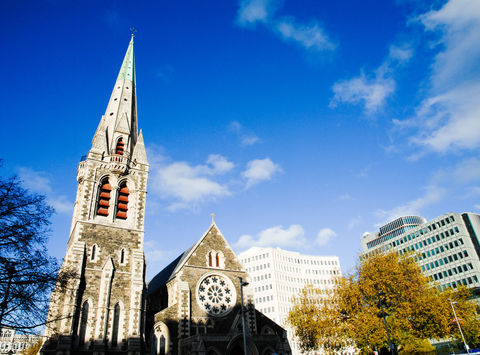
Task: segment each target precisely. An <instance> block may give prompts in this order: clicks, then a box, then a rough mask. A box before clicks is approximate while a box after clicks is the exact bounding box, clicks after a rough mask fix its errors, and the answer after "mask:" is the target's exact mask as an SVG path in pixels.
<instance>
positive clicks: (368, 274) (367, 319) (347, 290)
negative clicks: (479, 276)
mask: <svg viewBox="0 0 480 355" xmlns="http://www.w3.org/2000/svg"><path fill="white" fill-rule="evenodd" d="M321 292H322V291H321V290H319V289H315V288H313V287H311V286H308V287H306V288H305V289H304V290H303V291H302V293H301V294H300V295H299V296H298V297H297V298H296V299H295V300H294V306H293V308H292V310H291V311H290V313H289V316H288V319H287V322H288V323H289V324H290V325H291V326H292V328H293V329H294V332H295V336H296V337H297V338H298V340H299V343H300V346H301V348H302V350H304V351H309V350H313V349H317V348H319V347H322V348H323V349H324V350H325V351H326V352H335V351H338V350H340V349H342V348H345V347H347V346H349V345H352V344H355V346H356V347H357V348H358V349H359V350H360V351H362V352H364V353H371V352H372V351H374V350H380V349H381V348H387V349H388V348H389V347H390V344H389V340H388V339H389V338H390V342H391V344H394V346H395V348H396V349H397V350H398V349H402V348H403V349H404V350H406V349H409V348H410V349H411V348H416V347H417V346H418V344H425V341H426V340H427V339H440V338H446V337H454V338H457V339H458V338H460V334H459V332H458V327H457V325H456V323H455V322H454V316H453V313H452V310H451V308H450V303H449V301H448V299H452V300H454V302H457V304H456V305H455V306H456V309H458V310H457V316H458V318H460V319H461V320H460V322H463V323H461V324H462V327H464V328H465V333H468V335H467V338H468V340H467V342H468V341H470V342H471V343H473V342H474V341H477V342H478V339H479V335H480V325H479V323H480V322H479V321H478V319H479V318H478V311H477V308H476V305H475V304H474V303H473V302H471V301H469V300H468V297H469V292H470V291H468V290H467V289H465V288H459V289H457V290H450V289H449V290H446V291H444V292H441V291H439V289H438V288H437V287H436V286H434V285H431V284H430V283H429V279H428V278H427V277H426V276H424V275H423V274H422V272H421V270H420V268H419V266H418V265H417V263H416V262H415V260H414V257H413V255H403V256H399V255H397V254H396V253H394V252H390V253H385V254H377V255H373V256H370V257H368V258H366V259H364V260H363V261H362V262H361V263H360V265H358V266H357V267H356V269H355V271H354V273H353V274H352V275H350V276H347V277H340V278H338V279H337V285H336V287H335V289H334V291H333V293H331V294H329V295H328V296H327V297H325V296H322V293H321ZM387 327H388V330H389V334H387ZM467 329H468V330H467ZM470 345H473V344H470Z"/></svg>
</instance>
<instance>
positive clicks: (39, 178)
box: [18, 167, 73, 214]
mask: <svg viewBox="0 0 480 355" xmlns="http://www.w3.org/2000/svg"><path fill="white" fill-rule="evenodd" d="M18 176H19V177H20V180H22V185H23V186H24V187H25V188H26V189H28V190H30V191H32V192H35V193H38V194H41V195H45V196H46V201H47V203H48V204H49V205H50V206H52V207H53V208H54V209H55V211H56V212H57V213H59V214H70V213H72V211H73V203H72V202H71V201H69V200H68V197H67V196H65V195H58V194H56V193H55V191H54V190H53V189H52V181H51V178H50V176H49V175H48V174H47V173H46V172H44V171H35V170H33V169H30V168H26V167H20V168H19V169H18Z"/></svg>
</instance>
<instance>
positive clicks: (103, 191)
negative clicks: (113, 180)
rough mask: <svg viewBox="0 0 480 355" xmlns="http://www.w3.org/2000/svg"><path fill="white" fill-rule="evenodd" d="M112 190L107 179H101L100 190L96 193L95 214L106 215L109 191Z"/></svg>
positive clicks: (108, 204)
mask: <svg viewBox="0 0 480 355" xmlns="http://www.w3.org/2000/svg"><path fill="white" fill-rule="evenodd" d="M111 192H112V186H111V185H110V184H109V182H108V178H107V179H103V180H102V182H101V183H100V191H99V194H98V202H97V215H100V216H108V207H109V206H110V193H111Z"/></svg>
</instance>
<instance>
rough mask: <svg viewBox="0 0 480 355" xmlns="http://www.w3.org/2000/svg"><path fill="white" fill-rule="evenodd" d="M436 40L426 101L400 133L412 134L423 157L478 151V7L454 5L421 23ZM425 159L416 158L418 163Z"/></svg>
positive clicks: (465, 0) (455, 1)
mask: <svg viewBox="0 0 480 355" xmlns="http://www.w3.org/2000/svg"><path fill="white" fill-rule="evenodd" d="M418 21H419V22H420V23H421V24H422V25H423V26H424V28H425V30H426V31H430V32H433V33H435V34H436V35H438V40H437V42H436V44H437V45H438V46H437V48H440V50H439V51H438V53H437V54H436V55H435V58H434V61H433V64H432V71H431V75H430V77H429V78H428V81H427V82H428V86H427V87H428V89H427V96H426V97H425V99H424V100H423V102H422V104H421V105H419V107H418V108H417V111H416V113H415V115H414V117H412V118H410V119H408V120H406V121H403V122H402V123H404V124H402V125H399V124H398V122H397V124H396V127H397V128H399V127H402V128H404V129H412V128H413V130H414V132H413V133H410V132H409V135H410V136H412V135H413V136H414V137H413V138H412V139H411V142H412V143H413V144H414V145H416V146H420V147H423V148H424V152H428V151H433V152H439V153H446V152H449V151H452V150H470V149H476V148H478V147H479V146H480V135H479V134H477V132H478V131H479V130H480V119H479V117H480V105H478V104H477V103H476V101H478V100H475V98H478V97H480V65H478V63H480V36H479V35H478V34H479V33H480V2H479V1H478V0H450V1H448V2H447V3H445V4H444V5H443V7H441V8H440V9H438V10H432V11H429V12H427V13H425V14H423V15H421V16H420V17H419V18H418ZM418 156H421V155H419V154H417V157H418Z"/></svg>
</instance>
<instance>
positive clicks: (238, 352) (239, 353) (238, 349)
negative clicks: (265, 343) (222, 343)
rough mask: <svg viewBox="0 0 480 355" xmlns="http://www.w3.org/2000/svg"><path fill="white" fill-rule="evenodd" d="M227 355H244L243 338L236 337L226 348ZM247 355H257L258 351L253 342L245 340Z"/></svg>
mask: <svg viewBox="0 0 480 355" xmlns="http://www.w3.org/2000/svg"><path fill="white" fill-rule="evenodd" d="M227 355H244V352H243V338H242V337H237V338H236V339H234V340H232V342H230V344H229V346H228V347H227ZM247 355H258V350H257V347H256V346H255V344H254V343H253V341H251V340H250V339H247Z"/></svg>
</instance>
